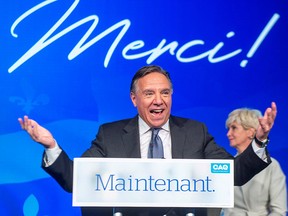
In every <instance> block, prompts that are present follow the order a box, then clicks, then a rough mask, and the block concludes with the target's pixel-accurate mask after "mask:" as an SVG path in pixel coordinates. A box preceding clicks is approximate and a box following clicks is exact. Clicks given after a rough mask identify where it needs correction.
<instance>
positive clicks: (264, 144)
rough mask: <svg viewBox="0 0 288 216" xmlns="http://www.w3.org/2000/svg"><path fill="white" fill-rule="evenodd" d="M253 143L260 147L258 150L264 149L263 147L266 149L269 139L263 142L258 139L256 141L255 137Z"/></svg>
mask: <svg viewBox="0 0 288 216" xmlns="http://www.w3.org/2000/svg"><path fill="white" fill-rule="evenodd" d="M254 139H255V143H256V144H257V145H258V146H259V147H260V148H264V147H266V146H267V145H268V143H269V141H270V140H269V137H267V138H266V139H264V140H262V141H261V140H259V139H257V137H256V136H255V138H254Z"/></svg>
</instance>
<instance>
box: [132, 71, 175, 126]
mask: <svg viewBox="0 0 288 216" xmlns="http://www.w3.org/2000/svg"><path fill="white" fill-rule="evenodd" d="M130 97H131V100H132V102H133V104H134V106H135V107H137V109H138V113H139V115H140V117H141V118H142V119H143V120H144V121H145V122H146V123H147V124H148V125H149V126H150V127H161V126H163V125H164V124H165V123H166V122H167V121H168V119H169V116H170V113H171V105H172V89H171V85H170V82H169V80H168V79H167V78H166V77H165V76H164V75H163V74H161V73H157V72H153V73H150V74H148V75H146V76H144V77H142V78H140V79H139V80H138V82H137V84H136V91H135V93H131V95H130Z"/></svg>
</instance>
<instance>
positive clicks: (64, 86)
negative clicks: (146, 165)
mask: <svg viewBox="0 0 288 216" xmlns="http://www.w3.org/2000/svg"><path fill="white" fill-rule="evenodd" d="M41 2H42V1H35V0H30V1H27V0H24V1H23V0H22V1H19V0H18V1H17V0H10V1H6V2H2V3H1V7H0V91H1V94H0V102H1V109H0V116H1V118H0V125H1V127H0V194H1V196H0V212H1V214H2V215H79V214H80V211H79V208H76V207H72V198H71V194H68V193H66V192H64V191H63V190H62V189H61V188H60V187H59V186H58V185H57V183H56V182H55V181H54V180H53V179H51V178H50V177H49V176H48V175H47V174H46V173H45V172H44V171H43V170H42V169H41V168H40V165H41V157H42V153H43V148H42V146H40V145H39V144H37V143H34V142H33V141H31V139H30V138H29V136H28V135H27V134H26V133H25V132H24V131H22V130H21V129H20V127H19V124H18V122H17V118H18V117H22V116H23V115H29V117H31V118H33V119H35V120H37V121H38V122H39V123H40V124H42V125H43V126H44V127H46V128H48V129H49V130H50V131H51V132H52V133H53V135H54V137H55V138H56V139H57V142H58V143H59V144H60V145H61V146H62V147H63V148H64V149H65V150H66V151H67V153H68V154H69V156H70V157H71V158H73V157H78V156H80V155H81V154H82V152H83V151H84V150H86V149H87V148H88V147H89V146H90V142H91V140H92V139H93V138H94V137H95V135H96V132H97V130H98V126H99V124H102V123H105V122H109V121H114V120H118V119H122V118H127V117H132V116H134V115H135V114H136V110H135V108H134V107H133V105H132V103H131V101H130V98H129V85H130V80H131V78H132V76H133V74H134V73H135V72H136V71H137V70H138V69H139V68H140V67H142V66H144V65H146V64H147V59H148V58H149V55H148V56H144V57H141V58H137V59H126V58H124V56H123V54H122V51H123V49H124V48H125V47H126V46H127V45H128V44H130V43H131V42H134V41H136V40H142V41H144V42H145V46H144V47H143V48H141V49H138V50H130V51H129V52H128V53H129V54H136V53H143V52H145V51H148V50H151V49H154V48H155V47H157V46H158V45H159V43H160V42H161V41H162V40H163V39H165V40H166V43H165V45H167V44H169V43H171V42H173V41H174V42H177V43H178V46H177V47H176V49H175V53H174V54H173V53H169V51H167V52H164V53H163V54H161V55H159V57H158V58H156V59H155V60H154V61H153V62H152V64H157V65H161V66H162V67H163V68H165V69H166V70H168V71H169V72H170V73H171V76H172V79H173V83H174V95H173V109H172V113H173V114H174V115H181V116H184V117H188V118H193V119H196V120H199V121H202V122H205V123H206V124H207V126H208V129H209V131H210V133H211V134H213V135H214V136H215V138H216V141H217V142H218V143H219V144H220V145H222V146H224V147H225V148H226V149H227V150H228V151H230V152H231V153H233V154H234V153H235V151H234V150H233V149H231V148H230V147H229V143H228V141H227V138H226V132H227V131H226V129H225V120H226V118H227V115H228V113H229V112H230V111H232V110H233V109H235V108H239V107H251V108H258V109H260V110H261V111H262V112H264V111H265V109H266V107H268V106H270V103H271V102H272V101H275V102H276V103H277V106H278V116H277V119H276V124H275V126H274V128H273V131H272V132H271V134H270V139H271V143H270V145H269V147H268V148H269V151H270V153H271V155H272V156H273V157H274V158H276V159H278V161H279V162H280V164H281V166H282V168H283V170H284V172H285V174H286V175H287V173H288V166H287V160H286V152H287V150H288V147H287V146H288V144H287V141H286V140H287V138H286V133H287V129H288V127H287V119H288V101H287V99H288V97H287V92H288V77H287V72H288V61H287V54H286V52H287V50H288V42H287V33H288V14H287V12H288V3H287V1H284V0H264V1H256V0H255V1H247V0H243V1H228V0H223V1H200V0H196V1H188V0H177V1H176V0H175V1H174V0H172V1H160V0H153V1H150V0H145V1H142V0H141V1H140V0H139V1H127V0H121V1H119V0H113V1H111V0H106V1H95V0H94V1H93V0H81V1H75V2H74V3H75V5H76V3H78V4H77V5H76V7H75V9H74V10H73V11H72V13H71V14H70V15H69V16H68V17H67V19H66V20H65V21H64V22H63V23H62V24H61V25H60V26H59V27H58V28H57V29H56V30H55V31H54V32H53V33H52V35H51V36H50V37H49V38H51V37H52V36H54V35H56V34H57V33H59V32H61V31H62V30H64V29H65V28H67V27H69V26H71V25H72V24H74V23H76V22H77V21H79V20H81V19H83V18H87V17H89V16H90V15H96V16H97V17H98V18H99V23H98V24H97V26H96V28H95V29H94V30H93V32H92V33H91V35H90V36H89V37H88V38H87V41H86V42H88V41H90V40H92V39H93V38H94V37H96V36H97V35H99V34H100V33H102V32H103V31H105V30H106V29H108V28H110V27H111V26H113V25H114V24H116V23H118V22H120V21H122V20H129V23H130V26H129V28H128V30H127V31H126V33H125V34H124V35H123V37H122V38H121V40H120V41H119V43H118V45H117V46H116V48H115V50H114V52H113V53H112V56H111V59H110V61H109V64H108V66H107V67H105V66H104V59H105V56H106V54H107V52H108V50H109V48H110V46H111V44H112V43H113V42H114V40H115V38H116V37H117V35H118V34H119V33H120V30H121V29H122V28H119V29H117V30H115V31H113V32H111V33H110V34H108V35H107V36H105V37H103V38H102V39H101V40H99V41H98V42H96V43H95V44H93V45H92V46H90V47H89V48H88V49H86V50H85V51H84V52H82V53H81V54H80V55H78V56H77V57H75V58H74V59H71V60H69V59H68V54H69V53H70V52H71V50H72V49H73V48H74V46H75V45H76V44H77V43H78V42H79V40H80V39H81V38H82V37H83V35H84V34H85V33H86V32H87V30H88V29H89V27H90V26H91V24H92V22H87V23H85V24H83V25H81V26H80V27H78V28H75V29H73V30H71V31H70V32H69V33H67V34H65V35H63V36H62V37H60V38H59V39H57V40H55V41H54V42H53V43H51V44H50V45H48V46H47V47H45V48H43V49H42V50H40V51H39V52H37V53H36V54H35V55H33V56H32V57H31V58H30V59H28V60H27V61H25V62H24V63H23V64H22V65H20V66H19V67H18V68H16V69H15V70H14V71H12V72H10V73H9V72H8V70H9V68H10V67H11V66H12V65H13V64H14V63H15V62H16V61H17V60H18V59H19V58H20V57H21V56H23V55H24V54H25V53H26V52H27V51H28V50H29V49H30V48H31V47H32V46H33V45H34V44H35V43H36V42H37V41H39V40H40V38H41V37H42V36H43V35H44V34H46V33H47V32H48V30H49V29H50V28H51V27H52V26H53V25H54V24H55V23H56V22H57V21H58V20H59V19H60V17H61V16H62V15H63V14H64V13H65V12H66V11H67V10H68V8H69V7H70V6H71V5H72V4H73V1H71V0H67V1H64V0H58V1H54V2H52V1H51V2H49V4H47V5H46V6H43V7H42V8H41V9H39V10H37V11H35V12H33V13H31V14H30V15H29V16H27V17H26V18H25V19H23V20H22V21H21V22H20V23H19V24H18V25H17V26H16V28H15V29H14V33H16V34H17V35H18V37H17V38H15V37H13V35H12V34H11V27H12V26H13V23H14V22H15V21H16V20H17V19H18V18H19V17H20V16H21V15H22V14H24V13H25V12H26V11H28V10H30V9H31V8H33V7H34V6H36V5H38V4H40V3H41ZM43 2H44V1H43ZM46 2H48V1H46ZM274 14H278V15H279V16H280V18H279V19H278V20H277V22H276V23H275V25H274V26H273V27H272V29H271V30H270V31H269V33H268V34H267V36H266V37H265V39H264V40H263V42H262V43H261V44H260V46H259V47H258V49H257V50H256V52H255V53H254V55H253V56H252V57H251V58H247V53H248V52H249V50H250V49H251V47H252V45H253V44H254V42H255V41H256V39H257V38H258V37H259V35H260V33H261V32H262V30H263V29H264V27H265V26H266V25H267V23H268V21H269V20H270V19H271V17H272V16H273V15H274ZM232 31H233V32H234V36H233V37H230V38H227V36H226V35H227V33H229V32H232ZM193 40H201V41H203V42H205V43H204V44H203V45H198V46H194V47H191V48H190V49H187V51H186V52H185V53H184V54H183V56H185V57H187V58H188V57H192V56H197V55H199V54H202V53H204V52H207V51H208V50H211V49H213V48H214V47H215V46H216V45H217V44H219V43H220V42H222V43H223V47H222V48H221V49H220V50H219V51H218V52H217V53H216V54H215V56H214V58H217V57H221V56H224V55H226V54H228V53H231V52H233V51H235V50H238V49H241V50H242V51H241V52H240V53H239V54H237V55H235V56H233V57H231V58H228V59H226V60H223V61H220V62H217V63H211V62H210V61H209V60H208V57H207V56H206V57H203V58H201V59H199V60H197V61H193V62H188V63H183V62H180V61H179V60H178V59H177V57H176V53H177V51H179V49H180V47H182V46H183V45H184V44H186V43H188V42H190V41H193ZM244 59H247V60H248V64H247V65H246V67H241V66H240V63H241V61H242V60H244Z"/></svg>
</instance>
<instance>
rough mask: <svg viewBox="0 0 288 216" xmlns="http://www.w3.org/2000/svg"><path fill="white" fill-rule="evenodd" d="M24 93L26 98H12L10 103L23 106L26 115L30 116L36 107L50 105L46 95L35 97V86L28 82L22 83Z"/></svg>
mask: <svg viewBox="0 0 288 216" xmlns="http://www.w3.org/2000/svg"><path fill="white" fill-rule="evenodd" d="M21 86H22V91H21V92H23V93H24V95H25V96H24V97H22V96H10V97H9V101H10V102H12V103H16V104H17V105H18V106H23V109H22V110H23V111H24V112H25V113H26V114H29V113H30V112H31V110H33V109H34V108H35V107H36V106H43V105H46V104H48V103H49V97H48V95H46V94H40V95H38V96H35V95H36V94H35V92H36V91H35V89H34V88H33V86H32V85H31V84H30V83H28V82H27V80H23V81H22V82H21Z"/></svg>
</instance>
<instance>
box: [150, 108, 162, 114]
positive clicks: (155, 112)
mask: <svg viewBox="0 0 288 216" xmlns="http://www.w3.org/2000/svg"><path fill="white" fill-rule="evenodd" d="M163 111H164V109H154V110H150V113H152V114H160V113H163Z"/></svg>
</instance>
